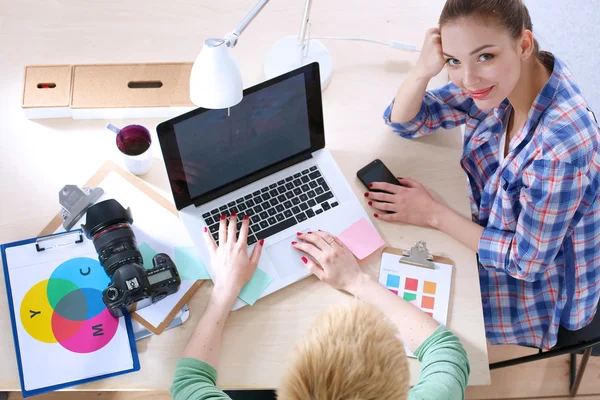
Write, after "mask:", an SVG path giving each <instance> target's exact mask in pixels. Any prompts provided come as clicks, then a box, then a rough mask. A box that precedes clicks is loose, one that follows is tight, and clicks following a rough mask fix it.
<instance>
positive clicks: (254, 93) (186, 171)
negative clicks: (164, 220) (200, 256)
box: [157, 63, 325, 210]
mask: <svg viewBox="0 0 600 400" xmlns="http://www.w3.org/2000/svg"><path fill="white" fill-rule="evenodd" d="M157 133H158V138H159V142H160V146H161V149H162V152H163V156H164V160H165V165H166V169H167V174H168V176H169V181H170V185H171V190H172V192H173V197H174V199H175V205H176V206H177V209H178V210H181V209H182V208H184V207H187V206H188V205H190V204H195V205H196V206H198V205H201V204H204V203H206V202H208V201H210V200H213V199H215V198H217V197H219V196H222V195H224V194H226V193H229V192H231V191H233V190H235V189H238V188H240V187H243V186H245V185H248V184H249V183H252V182H254V181H256V180H258V179H261V178H263V177H265V176H268V175H270V174H273V173H275V172H277V171H280V170H282V169H284V168H286V167H289V166H291V165H294V164H296V163H298V162H300V161H302V160H305V159H307V158H309V157H310V156H311V153H312V152H314V151H316V150H318V149H321V148H323V147H324V146H325V137H324V128H323V114H322V101H321V87H320V78H319V67H318V63H312V64H309V65H306V66H303V67H300V68H298V69H296V70H294V71H291V72H288V73H286V74H284V75H281V76H278V77H276V78H273V79H271V80H268V81H265V82H262V83H260V84H258V85H256V86H253V87H251V88H248V89H246V90H244V96H243V99H242V101H241V102H240V103H239V104H237V105H236V106H234V107H231V108H230V109H222V110H209V109H203V108H199V109H196V110H193V111H191V112H189V113H186V114H183V115H181V116H179V117H176V118H174V119H171V120H168V121H165V122H163V123H161V124H160V125H158V127H157Z"/></svg>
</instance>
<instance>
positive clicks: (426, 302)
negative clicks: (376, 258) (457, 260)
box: [379, 252, 452, 325]
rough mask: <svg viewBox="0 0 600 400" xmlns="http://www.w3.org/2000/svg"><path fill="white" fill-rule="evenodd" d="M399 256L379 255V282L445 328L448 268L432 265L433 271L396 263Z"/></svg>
mask: <svg viewBox="0 0 600 400" xmlns="http://www.w3.org/2000/svg"><path fill="white" fill-rule="evenodd" d="M401 258H402V256H399V255H396V254H391V253H385V252H384V253H383V255H382V256H381V267H380V270H379V283H381V284H382V285H384V286H385V287H386V288H388V290H389V291H390V292H392V293H394V294H396V295H398V296H400V297H402V298H403V299H404V300H406V301H408V302H410V303H412V304H413V305H415V306H417V307H419V308H420V309H421V310H423V311H424V312H425V313H427V314H429V315H430V316H432V317H433V319H435V320H436V321H437V322H439V323H440V324H442V325H446V320H447V318H448V303H449V300H450V286H451V282H452V265H448V264H440V263H434V264H435V269H431V268H424V267H417V266H414V265H409V264H404V263H401V262H400V259H401Z"/></svg>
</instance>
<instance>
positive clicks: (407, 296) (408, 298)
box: [402, 292, 417, 301]
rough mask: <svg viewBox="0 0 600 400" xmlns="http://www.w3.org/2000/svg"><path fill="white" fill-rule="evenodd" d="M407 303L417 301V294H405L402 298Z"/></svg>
mask: <svg viewBox="0 0 600 400" xmlns="http://www.w3.org/2000/svg"><path fill="white" fill-rule="evenodd" d="M402 297H403V298H404V300H406V301H413V300H416V299H417V295H416V294H415V293H406V292H404V296H402Z"/></svg>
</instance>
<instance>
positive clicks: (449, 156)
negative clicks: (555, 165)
mask: <svg viewBox="0 0 600 400" xmlns="http://www.w3.org/2000/svg"><path fill="white" fill-rule="evenodd" d="M302 3H303V2H302V1H299V0H294V1H293V0H278V1H273V2H270V3H269V4H268V5H267V6H266V7H265V8H264V9H263V11H262V12H261V14H260V15H259V16H258V17H257V18H256V19H255V20H254V21H253V22H252V24H251V25H250V26H249V27H248V29H247V30H246V31H245V32H244V33H243V35H242V36H241V38H240V41H239V44H238V45H237V46H236V48H235V49H234V50H233V54H234V56H235V57H236V59H237V60H238V63H239V65H240V67H241V70H242V76H243V79H244V85H245V86H250V85H253V84H255V83H257V82H259V81H261V80H262V79H263V75H262V67H263V59H264V56H265V54H266V53H267V50H268V49H269V47H270V46H271V45H272V44H273V43H274V42H275V41H276V40H277V39H279V38H280V37H283V36H285V35H287V34H291V33H296V32H297V31H298V30H299V28H300V22H301V18H302V12H303V7H302ZM253 4H254V2H253V0H227V1H222V2H214V1H208V0H198V1H189V0H184V1H178V2H162V1H157V0H151V1H141V0H129V1H127V2H122V1H116V0H106V1H103V2H91V3H90V2H80V1H75V0H68V1H67V0H61V1H54V2H46V3H44V2H33V1H27V0H23V1H18V2H17V1H12V2H6V3H5V4H4V7H3V10H2V16H0V26H2V31H1V33H0V46H1V48H2V49H3V62H2V63H0V96H1V97H0V99H1V101H0V104H2V107H0V116H1V117H2V145H1V146H0V170H1V171H2V174H1V175H0V176H1V177H0V192H1V193H2V194H3V196H2V207H1V209H0V213H1V214H0V242H2V243H4V242H9V241H14V240H19V239H23V238H28V237H32V236H35V235H36V234H37V233H38V232H40V231H41V230H42V228H43V227H44V226H45V225H46V224H47V223H48V222H49V221H50V220H51V219H52V218H53V217H54V216H55V215H56V212H57V211H58V209H59V205H58V191H59V190H60V188H62V186H63V185H65V184H67V183H70V184H83V183H84V182H86V181H87V180H88V179H89V177H90V176H92V175H93V174H94V172H95V171H96V170H97V169H98V168H99V167H100V166H101V165H102V164H103V163H104V161H105V160H107V159H112V160H114V161H115V162H116V163H117V164H119V165H121V166H122V165H123V161H122V160H121V159H120V155H119V154H118V152H117V150H116V146H115V144H114V135H113V134H111V133H110V132H108V131H106V130H105V129H104V126H105V125H106V123H107V122H108V121H103V120H71V119H62V120H39V121H28V120H26V119H25V118H24V116H23V114H22V110H21V109H20V99H21V96H22V93H21V90H22V84H23V83H22V78H23V69H24V68H23V67H24V66H25V65H43V64H57V65H58V64H61V65H64V64H93V63H139V62H190V61H193V60H194V58H195V57H196V55H197V54H198V52H199V51H200V49H201V47H202V43H203V41H204V39H206V38H208V37H215V36H216V37H221V36H222V35H224V34H225V33H227V32H229V31H231V30H232V29H233V28H234V27H235V25H236V24H237V23H238V22H239V21H240V20H241V19H242V17H243V16H244V15H245V14H246V12H247V11H248V10H249V9H250V8H251V7H252V6H253ZM442 5H443V0H435V1H427V2H421V1H417V0H407V1H393V0H376V1H373V2H369V3H366V2H364V1H359V0H352V1H341V0H330V1H315V2H314V4H313V6H312V11H311V15H312V28H311V33H312V35H313V36H321V35H329V36H355V37H356V36H358V37H366V38H371V39H378V40H384V41H387V40H393V39H395V40H400V41H405V42H409V43H417V44H418V45H419V46H420V44H421V42H422V40H423V37H424V33H425V30H426V29H427V28H428V27H430V26H433V25H434V24H435V23H436V21H437V17H438V15H439V11H440V10H441V7H442ZM325 44H326V46H327V47H328V48H329V49H330V51H331V53H332V57H333V65H334V73H333V78H332V81H331V83H330V85H329V87H328V88H327V89H326V90H325V91H324V92H323V107H324V117H325V131H326V140H327V146H328V148H329V149H330V151H331V152H332V154H333V156H334V157H335V159H336V161H337V162H338V163H339V165H340V167H341V169H342V171H343V172H344V175H345V177H346V178H347V179H348V181H349V182H350V184H351V185H352V187H353V189H354V192H355V194H356V195H357V196H358V197H359V198H363V192H364V188H363V187H362V186H361V184H360V183H359V182H358V180H357V179H356V177H355V173H356V171H357V170H358V169H360V168H361V167H362V166H364V165H365V164H367V163H368V162H370V161H372V160H373V159H374V158H380V159H381V160H383V162H384V163H386V164H387V165H388V167H390V169H391V170H392V171H393V172H395V173H396V174H398V175H399V176H409V177H412V178H414V179H417V180H418V181H421V182H422V183H423V184H424V185H425V186H426V187H427V188H428V189H429V190H430V191H431V192H432V194H433V195H434V196H435V197H437V198H438V199H440V200H442V201H444V202H446V203H447V204H449V205H450V206H451V207H453V208H454V209H456V210H458V211H459V212H461V213H462V214H463V215H465V216H468V215H469V203H468V195H467V182H466V177H465V175H464V173H463V172H462V170H461V169H460V166H459V158H460V155H461V153H462V147H461V135H460V131H459V130H457V129H456V130H452V131H442V132H439V134H437V135H434V136H431V137H428V138H425V139H422V140H417V141H408V140H403V139H400V138H398V137H396V136H395V135H393V134H392V133H391V131H390V130H389V129H388V128H386V127H385V126H384V124H383V121H382V118H381V115H382V113H383V110H384V109H385V107H386V106H387V105H388V104H389V102H390V101H391V100H392V98H393V97H394V95H395V92H396V90H397V87H398V85H399V84H400V82H401V81H402V79H403V78H404V77H405V76H406V74H407V73H408V71H409V70H410V68H411V67H412V65H413V64H414V61H415V60H416V57H417V54H416V53H404V52H401V51H398V50H392V49H390V48H386V47H383V46H378V45H374V44H368V43H360V42H341V41H330V42H325ZM443 82H444V77H443V76H440V77H438V78H436V79H435V82H433V83H432V84H433V85H436V84H437V85H439V84H442V83H443ZM110 122H112V123H113V124H115V125H125V124H128V123H141V124H143V125H145V126H147V127H148V128H150V130H151V131H152V132H153V138H154V140H155V142H154V146H153V149H154V156H155V160H154V163H153V166H152V169H151V171H150V172H149V173H148V174H147V175H146V176H145V177H144V180H145V181H146V182H147V183H149V184H150V185H151V186H152V187H153V188H154V189H155V190H157V191H158V192H159V193H161V194H162V195H163V196H165V197H166V198H168V199H171V198H172V197H171V195H170V190H169V185H168V181H167V177H166V174H165V169H164V164H163V162H162V160H161V159H160V158H161V154H160V148H159V146H158V143H157V140H156V135H155V132H154V129H153V128H154V127H155V125H156V124H157V123H158V122H160V120H158V119H144V120H136V121H133V120H127V121H125V120H123V121H119V120H116V121H114V120H113V121H110ZM365 207H368V206H367V205H366V204H365ZM374 222H375V225H376V227H377V229H378V230H379V232H380V233H381V234H382V236H383V238H384V239H385V240H386V243H387V245H389V246H393V247H397V248H408V247H410V246H411V245H413V244H414V243H415V242H416V241H417V240H425V241H426V242H427V243H428V246H429V248H430V250H431V251H432V252H433V253H435V254H436V255H440V256H445V257H449V258H451V259H452V260H454V262H455V264H456V268H455V270H454V273H453V285H452V293H451V296H452V299H451V305H450V314H449V318H448V326H449V327H450V328H451V329H452V330H453V331H454V332H455V333H456V334H457V335H458V336H459V337H460V339H461V341H462V342H463V344H464V346H465V348H466V349H467V353H468V356H469V360H470V363H471V376H470V380H469V383H470V384H471V385H485V384H488V383H489V371H488V368H487V363H488V360H487V348H486V342H485V336H484V328H483V316H482V309H481V299H480V290H479V283H478V278H477V264H476V258H475V255H474V253H473V252H472V251H470V250H468V249H467V248H465V247H464V246H462V245H460V244H459V243H458V242H456V241H455V240H453V239H451V238H449V237H447V236H445V235H443V234H441V233H440V232H436V231H433V230H430V229H424V228H416V227H412V226H407V225H398V224H385V223H381V222H379V221H374ZM379 257H380V253H376V254H374V255H372V256H370V257H369V258H368V259H366V260H365V261H364V263H363V266H364V267H365V268H367V269H368V270H369V271H370V272H371V273H373V274H377V272H378V261H379ZM211 288H212V285H211V284H205V285H203V286H202V287H201V288H200V289H199V290H198V292H197V293H196V294H195V295H194V297H193V298H192V300H191V302H190V309H191V318H190V320H189V321H188V322H187V323H186V324H185V325H183V326H182V327H180V328H177V329H173V330H171V331H167V332H165V333H164V334H163V335H160V336H156V337H152V338H150V339H146V340H143V341H141V342H138V350H139V353H140V359H141V364H142V370H141V371H140V372H138V373H135V374H130V375H124V376H120V377H117V378H112V379H108V380H104V381H100V382H95V383H91V384H88V385H86V386H85V387H83V388H84V389H87V390H132V389H147V390H163V391H164V390H167V389H168V387H169V386H170V383H171V379H172V375H173V371H174V368H175V363H176V361H177V359H178V357H179V355H180V354H181V351H182V349H183V346H184V344H185V342H186V341H187V339H188V337H189V335H190V333H191V331H192V329H193V328H194V325H195V323H196V322H197V321H198V318H199V316H200V315H201V313H202V311H203V308H204V306H205V304H206V299H207V296H208V294H209V293H210V290H211ZM348 300H349V296H346V295H344V294H342V293H340V292H337V291H335V290H333V289H331V288H329V287H328V286H327V285H325V284H323V283H321V282H318V280H317V279H316V278H314V277H311V278H307V279H305V280H303V281H301V282H299V283H296V284H294V285H291V286H289V287H287V288H285V289H283V290H281V291H279V292H276V293H274V294H272V295H270V296H268V297H266V298H264V299H262V300H260V301H258V302H257V303H256V305H255V306H253V307H244V308H243V309H241V310H239V311H236V312H234V313H232V315H231V317H230V319H229V320H228V322H227V327H226V330H225V335H224V339H223V347H222V348H223V353H222V356H221V364H220V368H219V381H218V383H219V384H220V385H221V386H223V387H226V388H272V387H276V386H277V385H278V382H279V377H280V374H281V371H282V369H283V367H284V363H285V360H286V357H287V355H288V354H289V352H290V350H291V349H292V347H293V345H294V343H295V341H296V340H297V339H298V338H300V337H301V335H302V334H303V333H304V332H306V330H307V329H308V327H309V326H310V324H311V323H312V321H313V320H314V319H315V317H316V316H317V315H318V314H319V313H320V312H321V311H323V310H325V309H327V308H328V307H329V306H330V305H332V304H336V303H340V302H344V301H348ZM7 307H8V306H7V301H6V292H5V288H4V285H0V332H1V334H0V360H3V362H2V363H0V390H18V389H19V383H18V372H17V368H16V361H15V354H14V347H13V341H12V335H11V332H10V321H9V316H8V311H7ZM407 323H410V321H407ZM410 363H411V382H412V383H415V382H416V380H417V379H418V374H419V365H418V363H417V362H416V361H415V360H411V361H410Z"/></svg>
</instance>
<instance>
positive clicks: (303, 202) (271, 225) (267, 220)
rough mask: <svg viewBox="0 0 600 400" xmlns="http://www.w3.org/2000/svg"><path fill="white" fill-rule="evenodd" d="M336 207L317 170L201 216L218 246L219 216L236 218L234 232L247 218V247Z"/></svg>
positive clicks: (288, 179)
mask: <svg viewBox="0 0 600 400" xmlns="http://www.w3.org/2000/svg"><path fill="white" fill-rule="evenodd" d="M337 206H338V201H337V200H336V198H335V196H334V195H333V193H332V192H331V189H330V188H329V185H327V183H326V182H325V179H324V178H323V175H322V174H321V171H320V170H319V168H318V167H317V166H313V167H310V168H307V169H305V170H304V171H302V172H298V173H297V174H293V175H290V176H288V177H287V178H285V179H282V180H280V181H278V182H277V183H273V184H271V185H268V186H265V187H263V188H262V189H260V190H257V191H255V192H252V193H250V194H247V195H246V196H243V197H240V198H239V199H237V200H235V201H232V202H230V203H227V204H223V205H222V206H220V207H217V208H215V209H214V210H212V211H210V212H207V213H204V214H202V218H204V222H205V223H206V226H208V228H209V230H210V233H211V235H212V236H213V238H214V239H215V241H216V242H217V244H218V243H219V223H220V222H219V220H220V218H221V214H226V215H230V214H231V213H232V212H236V213H237V216H238V223H237V231H238V232H239V230H240V227H241V226H242V222H241V220H242V218H244V216H245V215H248V216H249V217H250V230H249V232H248V245H252V244H254V243H256V242H257V241H259V240H260V239H265V238H267V237H269V236H272V235H274V234H276V233H278V232H281V231H282V230H284V229H287V228H289V227H292V226H294V225H296V224H298V223H300V222H302V221H306V220H307V219H309V218H312V217H314V216H316V215H319V214H321V213H323V212H326V211H328V210H330V209H332V208H334V207H337Z"/></svg>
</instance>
